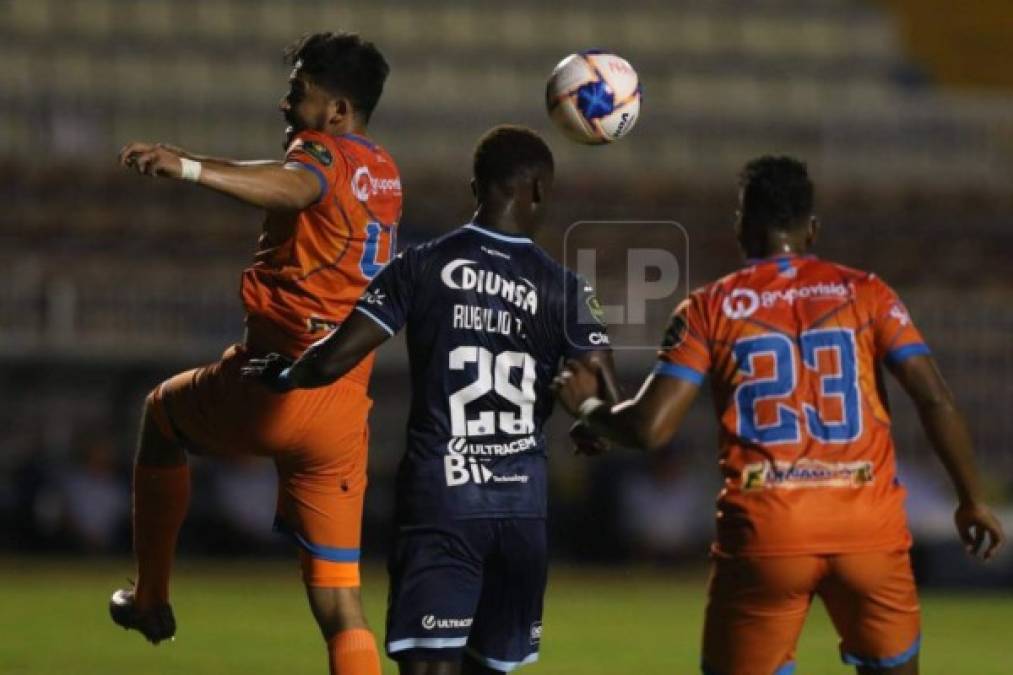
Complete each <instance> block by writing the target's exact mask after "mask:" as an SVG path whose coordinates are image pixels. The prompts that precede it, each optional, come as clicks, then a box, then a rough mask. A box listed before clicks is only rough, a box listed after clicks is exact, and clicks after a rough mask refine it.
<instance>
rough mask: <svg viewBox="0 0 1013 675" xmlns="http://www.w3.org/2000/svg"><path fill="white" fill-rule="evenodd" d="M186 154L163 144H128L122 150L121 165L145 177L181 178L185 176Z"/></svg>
mask: <svg viewBox="0 0 1013 675" xmlns="http://www.w3.org/2000/svg"><path fill="white" fill-rule="evenodd" d="M183 156H184V153H183V152H182V151H181V150H180V149H179V148H176V147H173V146H171V145H165V144H162V143H128V144H127V145H125V146H123V149H122V150H120V164H122V165H123V166H125V167H127V168H129V169H135V170H136V171H137V173H140V174H144V175H145V176H165V177H167V178H179V177H181V176H182V175H183V162H182V161H180V158H181V157H183Z"/></svg>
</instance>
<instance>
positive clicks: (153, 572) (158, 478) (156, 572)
mask: <svg viewBox="0 0 1013 675" xmlns="http://www.w3.org/2000/svg"><path fill="white" fill-rule="evenodd" d="M189 503H190V467H188V466H187V465H186V464H181V465H179V466H165V467H162V466H141V465H136V466H134V553H135V554H136V556H137V587H136V596H135V597H136V602H137V606H138V607H139V608H142V609H143V608H147V607H152V606H154V605H159V604H162V603H166V602H168V601H169V575H170V574H171V572H172V558H173V555H174V554H175V552H176V536H177V535H178V534H179V528H180V527H181V526H182V525H183V519H184V518H185V517H186V510H187V506H189Z"/></svg>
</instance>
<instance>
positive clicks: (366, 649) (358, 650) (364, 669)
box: [327, 628, 380, 675]
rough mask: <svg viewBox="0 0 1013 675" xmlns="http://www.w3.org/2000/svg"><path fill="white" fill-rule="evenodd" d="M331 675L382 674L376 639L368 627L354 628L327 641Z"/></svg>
mask: <svg viewBox="0 0 1013 675" xmlns="http://www.w3.org/2000/svg"><path fill="white" fill-rule="evenodd" d="M327 652H328V654H329V655H330V659H331V675H380V655H379V654H378V653H377V651H376V640H374V639H373V633H372V632H371V631H370V630H369V629H367V628H353V629H352V630H346V631H342V632H340V633H338V634H337V635H335V636H334V637H332V638H331V639H330V640H328V641H327Z"/></svg>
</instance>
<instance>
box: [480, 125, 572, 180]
mask: <svg viewBox="0 0 1013 675" xmlns="http://www.w3.org/2000/svg"><path fill="white" fill-rule="evenodd" d="M540 169H541V170H545V171H548V172H552V171H553V170H554V161H553V158H552V151H551V150H549V146H548V145H547V144H546V143H545V141H543V140H542V137H541V136H539V135H538V134H537V133H535V132H534V131H532V130H531V129H528V128H527V127H522V126H517V125H513V124H502V125H500V126H497V127H493V128H492V129H490V130H489V131H487V132H486V133H485V135H483V136H482V138H481V139H479V141H478V145H477V146H476V147H475V160H474V167H473V171H474V175H475V182H476V183H477V184H478V185H479V187H480V188H483V189H484V188H486V187H489V186H492V185H497V184H499V185H502V184H506V183H508V182H510V181H511V180H513V179H514V178H516V177H518V176H520V175H522V174H524V173H526V172H533V171H537V170H540Z"/></svg>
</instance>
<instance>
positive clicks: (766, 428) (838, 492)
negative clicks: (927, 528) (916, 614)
mask: <svg viewBox="0 0 1013 675" xmlns="http://www.w3.org/2000/svg"><path fill="white" fill-rule="evenodd" d="M926 353H928V348H927V347H926V346H925V343H924V341H923V340H922V337H921V335H920V334H919V333H918V330H917V329H916V328H915V327H914V325H913V324H912V322H911V318H910V316H909V315H908V313H907V310H906V309H905V308H904V306H903V305H902V304H901V302H900V300H899V299H898V298H897V295H896V294H895V293H894V292H893V291H892V290H891V289H890V288H889V287H888V286H887V285H886V284H885V283H883V282H882V281H881V280H880V279H878V278H877V277H876V276H875V275H873V274H870V273H867V272H861V271H858V270H853V269H849V268H847V267H844V266H841V265H836V264H833V263H829V262H824V261H822V260H818V259H816V258H813V257H811V256H804V257H793V256H785V257H777V258H771V259H767V260H762V261H758V262H756V263H755V264H753V265H751V266H749V267H746V268H745V269H743V270H741V271H739V272H736V273H734V274H731V275H728V276H726V277H724V278H723V279H720V280H719V281H717V282H715V283H713V284H710V285H709V286H706V287H704V288H702V289H700V290H697V291H695V292H694V293H692V294H691V295H690V297H689V298H688V299H686V300H685V301H684V302H683V303H682V304H681V305H680V306H679V307H678V308H677V309H676V311H675V314H674V315H673V317H672V323H671V325H670V327H669V330H668V333H667V334H666V337H665V344H664V346H663V347H662V350H661V352H660V353H659V359H660V360H659V363H658V365H657V367H656V369H655V372H656V373H657V374H659V375H663V376H671V377H681V378H683V379H688V380H690V381H693V382H697V383H700V382H702V381H703V378H704V375H705V374H709V375H710V376H711V390H712V394H713V399H714V405H715V408H716V412H717V416H718V419H719V422H720V467H721V471H722V474H723V476H724V489H723V490H722V491H721V494H720V496H719V498H718V535H717V542H716V545H715V547H716V550H717V551H718V552H721V553H726V554H746V555H795V554H809V553H816V554H831V553H855V552H863V551H877V550H897V549H902V548H906V547H908V546H909V545H910V541H911V536H910V533H909V532H908V529H907V522H906V517H905V514H904V508H903V503H904V495H905V491H904V489H903V488H902V487H901V485H900V483H899V482H898V481H897V479H896V467H895V458H894V446H893V439H892V438H891V436H890V413H889V410H888V407H887V401H886V395H885V389H884V383H883V374H882V363H883V362H884V361H891V360H894V361H900V360H903V359H906V358H909V357H911V356H915V355H918V354H926Z"/></svg>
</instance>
